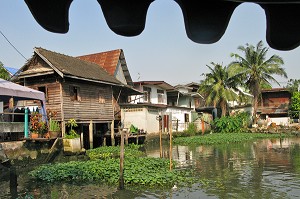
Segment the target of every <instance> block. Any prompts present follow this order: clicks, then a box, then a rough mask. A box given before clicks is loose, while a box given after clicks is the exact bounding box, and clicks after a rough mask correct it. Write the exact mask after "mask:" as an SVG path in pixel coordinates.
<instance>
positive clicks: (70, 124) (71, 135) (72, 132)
mask: <svg viewBox="0 0 300 199" xmlns="http://www.w3.org/2000/svg"><path fill="white" fill-rule="evenodd" d="M66 126H67V127H68V128H70V130H69V131H68V133H67V134H66V135H65V138H67V139H73V138H79V137H80V135H79V134H77V132H76V131H75V129H74V128H75V127H78V124H77V122H76V120H75V119H70V120H69V121H68V122H67V123H66Z"/></svg>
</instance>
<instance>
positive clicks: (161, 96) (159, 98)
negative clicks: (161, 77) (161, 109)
mask: <svg viewBox="0 0 300 199" xmlns="http://www.w3.org/2000/svg"><path fill="white" fill-rule="evenodd" d="M164 95H165V92H164V91H163V90H160V89H157V101H158V103H159V104H162V103H164Z"/></svg>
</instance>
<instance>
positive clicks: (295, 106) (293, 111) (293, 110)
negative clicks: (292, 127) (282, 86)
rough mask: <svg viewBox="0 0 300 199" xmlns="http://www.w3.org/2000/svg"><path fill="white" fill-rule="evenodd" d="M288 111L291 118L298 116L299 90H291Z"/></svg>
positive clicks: (299, 109) (299, 110) (299, 104)
mask: <svg viewBox="0 0 300 199" xmlns="http://www.w3.org/2000/svg"><path fill="white" fill-rule="evenodd" d="M290 111H291V114H292V116H293V118H299V112H300V92H293V95H292V98H291V105H290Z"/></svg>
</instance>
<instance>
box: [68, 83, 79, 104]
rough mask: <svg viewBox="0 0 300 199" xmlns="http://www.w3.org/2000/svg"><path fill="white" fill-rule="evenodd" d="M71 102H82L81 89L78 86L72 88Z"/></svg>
mask: <svg viewBox="0 0 300 199" xmlns="http://www.w3.org/2000/svg"><path fill="white" fill-rule="evenodd" d="M70 98H71V101H81V98H80V88H79V87H78V86H70Z"/></svg>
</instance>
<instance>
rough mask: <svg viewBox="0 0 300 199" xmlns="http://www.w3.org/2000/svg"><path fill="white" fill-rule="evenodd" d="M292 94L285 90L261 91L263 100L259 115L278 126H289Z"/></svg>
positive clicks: (259, 107) (259, 106) (258, 111)
mask: <svg viewBox="0 0 300 199" xmlns="http://www.w3.org/2000/svg"><path fill="white" fill-rule="evenodd" d="M290 101H291V93H290V91H289V90H288V89H285V88H273V89H265V90H262V91H261V100H260V102H259V104H258V110H257V113H259V114H260V117H261V118H262V119H266V120H268V122H274V123H276V124H277V125H279V124H283V125H287V124H288V120H289V115H288V110H289V104H290Z"/></svg>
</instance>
